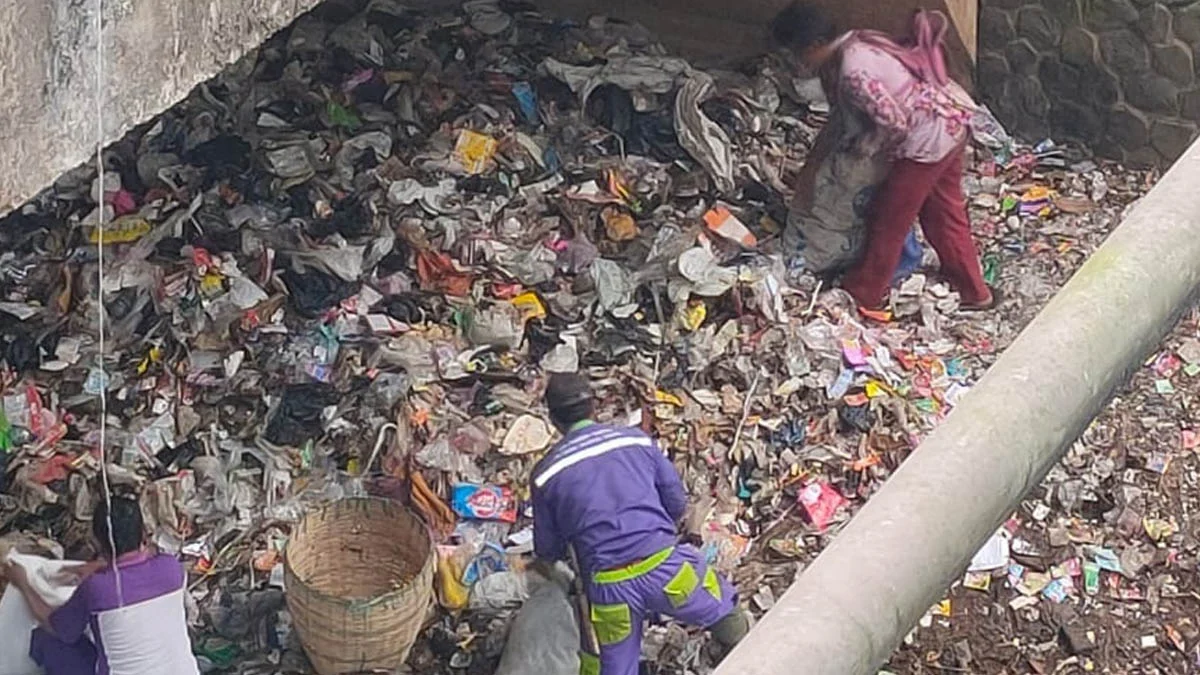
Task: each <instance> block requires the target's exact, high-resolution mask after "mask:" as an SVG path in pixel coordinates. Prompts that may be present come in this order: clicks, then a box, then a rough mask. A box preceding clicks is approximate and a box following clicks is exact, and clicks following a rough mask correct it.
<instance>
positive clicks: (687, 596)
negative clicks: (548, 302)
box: [532, 375, 749, 675]
mask: <svg viewBox="0 0 1200 675" xmlns="http://www.w3.org/2000/svg"><path fill="white" fill-rule="evenodd" d="M546 403H547V405H548V406H549V408H550V418H551V421H552V422H553V423H554V424H555V426H557V427H558V429H559V430H560V431H562V432H563V433H564V434H565V437H564V438H563V440H562V441H561V442H559V443H558V445H556V446H555V447H554V448H553V449H552V450H551V451H550V453H549V454H548V455H546V457H545V458H543V459H542V461H541V462H539V463H538V465H537V466H536V467H535V468H534V471H533V478H532V480H533V514H534V516H533V517H534V531H533V533H534V536H533V538H534V551H535V553H536V555H537V556H538V558H539V560H541V561H543V562H551V561H556V560H564V559H567V558H568V557H570V556H569V553H570V552H571V551H573V552H574V555H575V558H576V559H577V561H578V565H579V569H578V570H577V572H578V573H579V574H580V575H581V576H582V578H583V581H584V587H585V589H586V593H587V599H588V604H589V606H590V612H589V613H590V616H589V617H588V618H589V619H590V624H591V627H592V630H593V631H594V637H595V643H596V644H597V645H598V646H599V654H593V653H589V651H588V645H589V642H590V640H589V637H588V636H587V634H586V631H587V624H588V623H589V622H584V625H583V627H582V628H583V630H582V631H581V632H582V633H585V635H584V639H583V643H584V650H583V651H582V652H581V653H580V671H581V672H582V673H583V674H584V675H637V672H638V660H639V659H638V657H639V655H640V653H641V646H642V629H643V627H642V624H643V621H644V620H645V619H646V618H647V617H648V616H651V615H655V614H661V615H666V616H670V617H674V618H675V619H678V620H679V621H682V622H683V623H686V624H690V625H693V626H699V627H703V628H708V629H710V630H711V631H712V634H713V638H714V639H715V640H717V642H718V643H720V644H721V645H722V646H723V647H725V648H727V649H728V648H732V646H733V645H734V644H736V643H737V641H739V640H740V639H741V638H742V637H743V636H745V634H746V632H747V631H748V629H749V619H748V617H747V615H746V613H745V612H744V611H742V610H740V609H739V608H738V597H737V592H736V591H735V590H734V588H733V586H732V585H731V584H730V583H729V582H728V581H727V580H726V579H724V578H722V577H721V576H720V575H718V574H717V573H716V571H715V570H713V569H712V568H711V567H709V566H708V565H707V564H706V563H705V561H704V557H703V556H702V555H701V553H700V552H699V551H698V550H696V548H695V547H693V546H690V545H688V544H683V543H679V532H678V529H677V527H676V525H677V523H679V522H680V521H682V519H683V517H684V512H685V511H686V509H687V494H686V492H685V491H684V488H683V482H682V481H681V480H680V478H679V474H678V473H677V472H676V471H675V467H674V466H673V465H672V464H671V463H670V462H669V461H668V460H667V458H666V456H665V455H664V454H663V453H662V452H661V451H660V450H659V449H658V447H657V446H656V444H655V443H654V441H653V440H652V439H651V438H650V437H649V436H647V435H646V434H644V433H642V432H641V431H640V430H637V429H632V428H621V427H614V426H608V425H602V424H597V423H596V422H594V421H593V416H594V405H595V404H594V401H593V398H592V393H591V388H590V386H589V384H588V382H587V381H586V380H585V379H583V377H581V376H578V375H552V376H551V378H550V382H549V386H548V387H547V389H546Z"/></svg>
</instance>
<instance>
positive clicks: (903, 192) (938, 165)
mask: <svg viewBox="0 0 1200 675" xmlns="http://www.w3.org/2000/svg"><path fill="white" fill-rule="evenodd" d="M948 26H949V21H948V20H947V19H946V16H945V15H944V14H942V13H940V12H924V11H922V12H918V13H917V14H916V15H915V16H914V19H913V30H912V33H913V35H912V36H911V37H910V38H908V39H905V40H895V39H892V38H891V37H889V36H887V35H884V34H882V33H878V32H875V31H865V30H858V31H851V32H849V33H842V34H839V33H838V32H837V30H836V29H835V28H834V26H833V24H832V23H830V22H829V20H828V19H827V18H826V17H825V16H824V14H823V13H822V12H821V11H820V10H819V9H817V8H815V7H813V6H812V5H809V4H808V3H804V2H796V3H794V4H792V5H791V6H789V7H787V8H786V9H784V10H783V11H782V12H781V13H780V14H779V15H778V16H777V17H776V18H775V20H774V21H773V22H772V25H771V34H772V38H773V40H774V42H775V43H776V44H777V45H778V46H780V47H782V48H784V49H785V50H787V51H788V52H789V53H790V54H792V55H793V56H794V57H795V59H796V60H798V61H799V62H800V63H801V64H803V66H805V67H806V68H807V69H808V70H809V72H816V73H819V74H820V76H821V82H822V84H823V85H824V88H825V93H826V96H827V98H828V99H829V101H830V103H831V104H833V105H834V106H852V107H853V108H854V109H855V111H856V112H858V113H860V117H862V118H864V119H866V120H867V121H869V122H870V123H871V125H872V127H873V131H872V132H871V133H870V134H869V135H868V137H867V139H866V140H865V141H864V143H863V147H862V149H861V150H862V152H863V153H864V154H865V153H875V152H885V153H888V154H889V155H890V157H891V158H892V160H893V163H892V167H891V170H890V172H889V174H888V177H887V179H886V180H885V181H884V183H883V185H881V186H880V188H879V190H878V192H876V194H875V196H874V197H873V201H872V203H871V207H870V218H869V222H868V226H867V243H866V249H865V252H864V254H863V257H862V259H861V260H860V261H859V262H858V263H857V264H855V265H854V266H853V267H851V268H850V270H849V271H848V272H847V273H846V276H845V277H844V278H843V280H842V287H843V288H845V289H846V290H847V291H848V292H849V293H850V294H851V295H852V296H854V298H855V300H856V301H857V302H858V303H859V305H860V306H861V307H863V308H864V309H868V310H875V309H879V308H880V307H881V306H882V305H883V304H884V302H885V297H884V296H885V294H886V293H887V289H888V286H889V284H890V283H891V280H892V278H893V275H894V273H895V270H896V266H897V265H898V264H899V262H900V256H901V251H902V249H903V246H904V240H905V238H906V237H907V236H908V233H909V230H910V227H911V225H912V222H913V221H914V220H917V219H918V218H919V219H920V223H921V229H922V230H923V231H924V233H925V238H926V239H927V240H928V241H929V243H930V244H931V245H932V246H933V248H934V250H936V251H937V253H938V258H939V259H940V260H941V264H942V274H943V275H944V276H945V277H946V279H947V280H948V281H949V282H950V284H951V285H952V286H953V287H954V288H955V290H957V291H958V292H959V294H960V295H961V297H962V306H963V308H964V309H990V308H991V307H993V306H994V305H995V302H996V296H995V294H994V293H993V292H992V290H991V289H990V288H988V286H987V285H986V284H985V283H984V280H983V271H982V267H981V265H980V262H979V251H978V249H977V248H976V246H975V242H974V240H973V239H972V237H971V224H970V221H969V220H968V218H967V209H966V197H965V196H964V194H963V191H962V177H963V163H964V158H965V151H966V144H967V139H968V136H969V134H970V123H971V118H972V117H973V116H974V113H975V110H976V106H975V104H974V102H973V101H972V100H971V98H970V96H969V95H968V94H967V93H966V92H965V91H964V90H963V89H962V87H960V86H959V85H958V84H957V83H955V82H954V81H953V80H951V79H950V77H949V76H948V74H947V72H946V62H945V56H944V53H943V49H942V43H943V39H944V36H945V33H946V30H947V28H948ZM834 140H836V139H833V138H832V137H828V135H827V134H824V133H823V134H821V135H820V136H818V138H817V141H816V143H815V144H814V146H813V149H812V152H811V154H810V156H809V159H808V162H807V163H806V165H805V167H804V169H803V170H802V171H801V176H800V180H799V184H798V187H797V190H798V192H799V193H800V194H801V195H807V197H808V198H810V199H811V193H812V190H813V184H814V180H815V177H816V170H817V168H818V167H819V166H820V165H821V162H823V161H824V160H825V158H826V157H827V156H828V155H829V153H830V151H831V150H832V147H831V145H832V143H833V141H834Z"/></svg>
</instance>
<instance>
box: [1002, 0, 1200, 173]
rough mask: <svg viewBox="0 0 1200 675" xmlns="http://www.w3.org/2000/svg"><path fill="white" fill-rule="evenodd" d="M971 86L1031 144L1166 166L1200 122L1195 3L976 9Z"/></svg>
mask: <svg viewBox="0 0 1200 675" xmlns="http://www.w3.org/2000/svg"><path fill="white" fill-rule="evenodd" d="M980 4H981V9H980V20H979V62H978V65H979V68H978V82H979V87H980V90H981V92H982V94H983V98H984V100H986V101H987V102H988V103H989V104H990V105H991V106H992V107H993V110H994V111H995V112H996V113H997V115H998V116H999V117H1000V119H1001V120H1002V121H1004V122H1005V123H1007V124H1008V125H1009V126H1010V127H1011V128H1012V129H1013V130H1014V131H1016V132H1018V133H1019V134H1021V135H1024V136H1026V137H1027V138H1030V139H1038V138H1040V137H1044V136H1052V137H1053V138H1055V139H1058V140H1064V139H1065V140H1076V141H1082V142H1084V143H1086V144H1088V145H1089V146H1091V147H1092V148H1093V149H1094V150H1095V151H1096V152H1097V153H1098V154H1100V155H1101V156H1105V157H1110V158H1114V159H1121V160H1125V161H1127V162H1130V163H1132V164H1158V165H1161V166H1166V165H1168V164H1170V163H1171V162H1173V161H1175V160H1176V159H1177V158H1178V157H1179V156H1180V155H1181V154H1182V153H1183V152H1184V150H1186V149H1187V147H1188V145H1189V144H1190V143H1191V141H1192V140H1193V139H1194V138H1196V135H1197V129H1198V127H1197V122H1198V121H1200V80H1198V79H1197V77H1196V69H1195V64H1196V61H1197V57H1200V2H1197V1H1196V0H1157V1H1155V0H1052V1H1050V2H1036V1H1033V0H981V3H980Z"/></svg>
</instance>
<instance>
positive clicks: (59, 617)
mask: <svg viewBox="0 0 1200 675" xmlns="http://www.w3.org/2000/svg"><path fill="white" fill-rule="evenodd" d="M86 589H87V582H86V581H85V582H84V583H83V585H81V586H80V587H79V588H76V589H75V592H74V593H72V594H71V599H70V600H67V603H66V604H65V605H63V606H62V607H59V608H58V609H56V610H54V613H53V614H51V615H50V630H51V631H53V632H54V634H55V635H56V636H58V639H60V640H62V641H63V642H66V643H67V644H74V643H76V642H78V641H79V638H81V637H83V631H84V630H85V629H87V625H88V620H89V619H90V618H91V609H90V607H88V601H87V592H86Z"/></svg>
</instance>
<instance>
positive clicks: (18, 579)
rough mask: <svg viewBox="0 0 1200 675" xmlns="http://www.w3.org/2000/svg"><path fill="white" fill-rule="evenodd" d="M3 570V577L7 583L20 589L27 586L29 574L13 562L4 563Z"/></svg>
mask: <svg viewBox="0 0 1200 675" xmlns="http://www.w3.org/2000/svg"><path fill="white" fill-rule="evenodd" d="M3 568H4V576H5V578H7V579H8V583H10V584H12V585H14V586H16V587H17V588H21V589H24V588H26V587H28V586H29V572H27V571H26V570H25V568H24V567H22V566H20V565H18V564H16V563H13V562H6V563H4V565H3Z"/></svg>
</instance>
